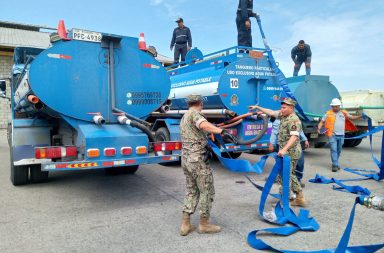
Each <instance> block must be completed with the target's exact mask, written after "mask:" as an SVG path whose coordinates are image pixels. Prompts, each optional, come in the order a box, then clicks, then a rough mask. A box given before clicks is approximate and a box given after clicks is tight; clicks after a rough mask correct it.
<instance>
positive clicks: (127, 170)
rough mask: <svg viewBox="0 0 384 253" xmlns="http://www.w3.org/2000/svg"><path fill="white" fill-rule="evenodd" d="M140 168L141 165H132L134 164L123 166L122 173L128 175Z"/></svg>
mask: <svg viewBox="0 0 384 253" xmlns="http://www.w3.org/2000/svg"><path fill="white" fill-rule="evenodd" d="M138 169H139V165H132V166H124V167H121V171H122V173H123V174H128V175H133V174H135V173H136V171H137V170H138Z"/></svg>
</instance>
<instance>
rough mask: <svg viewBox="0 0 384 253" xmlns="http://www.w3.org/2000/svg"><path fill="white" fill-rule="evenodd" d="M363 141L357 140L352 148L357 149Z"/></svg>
mask: <svg viewBox="0 0 384 253" xmlns="http://www.w3.org/2000/svg"><path fill="white" fill-rule="evenodd" d="M362 141H363V139H355V142H354V143H353V146H352V147H357V146H359V145H360V143H361V142H362Z"/></svg>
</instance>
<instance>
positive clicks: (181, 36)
mask: <svg viewBox="0 0 384 253" xmlns="http://www.w3.org/2000/svg"><path fill="white" fill-rule="evenodd" d="M176 23H177V27H176V28H175V29H174V30H173V35H172V41H171V46H170V49H171V51H172V50H173V47H175V51H174V63H175V64H178V63H179V58H180V56H181V61H182V62H184V61H185V56H186V55H187V52H188V51H189V50H190V49H191V47H192V35H191V30H189V28H188V27H186V26H185V25H184V20H183V19H182V18H178V19H177V20H176Z"/></svg>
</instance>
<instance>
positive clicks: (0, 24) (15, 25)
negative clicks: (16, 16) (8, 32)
mask: <svg viewBox="0 0 384 253" xmlns="http://www.w3.org/2000/svg"><path fill="white" fill-rule="evenodd" d="M0 27H8V28H16V29H23V30H34V31H38V30H39V29H48V30H56V28H53V27H49V26H46V25H33V24H26V23H18V22H12V21H5V20H0Z"/></svg>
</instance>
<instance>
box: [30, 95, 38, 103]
mask: <svg viewBox="0 0 384 253" xmlns="http://www.w3.org/2000/svg"><path fill="white" fill-rule="evenodd" d="M28 101H29V102H31V103H32V104H37V103H39V101H40V99H39V98H38V97H36V96H35V95H28Z"/></svg>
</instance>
